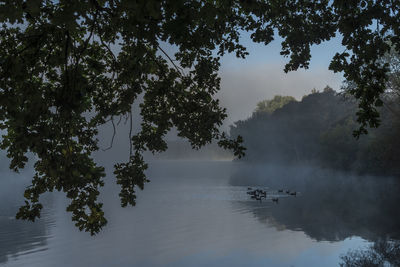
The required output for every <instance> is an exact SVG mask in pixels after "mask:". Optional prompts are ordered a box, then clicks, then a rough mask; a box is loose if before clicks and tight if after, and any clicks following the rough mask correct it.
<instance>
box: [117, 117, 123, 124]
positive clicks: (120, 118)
mask: <svg viewBox="0 0 400 267" xmlns="http://www.w3.org/2000/svg"><path fill="white" fill-rule="evenodd" d="M121 120H122V115H121V116H119V121H118V122H117V126H118V125H119V124H120V122H121Z"/></svg>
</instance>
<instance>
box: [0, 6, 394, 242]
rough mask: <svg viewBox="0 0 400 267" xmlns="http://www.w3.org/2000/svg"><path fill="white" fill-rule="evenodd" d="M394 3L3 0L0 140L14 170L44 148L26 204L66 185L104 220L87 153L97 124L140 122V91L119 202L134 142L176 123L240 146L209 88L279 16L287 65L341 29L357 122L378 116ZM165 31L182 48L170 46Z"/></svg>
mask: <svg viewBox="0 0 400 267" xmlns="http://www.w3.org/2000/svg"><path fill="white" fill-rule="evenodd" d="M399 6H400V4H399V3H398V2H396V1H395V2H393V1H389V0H383V1H377V0H375V1H373V0H363V1H343V0H335V1H328V0H319V1H311V0H306V1H291V0H285V1H239V0H216V1H182V0H178V1H154V0H146V1H133V0H73V1H71V0H58V1H54V0H29V1H28V0H15V1H1V2H0V23H1V30H0V121H1V124H0V125H1V126H0V127H1V129H5V130H6V132H7V133H6V134H5V135H4V136H3V140H2V142H1V148H2V149H7V151H8V156H9V157H10V158H11V165H10V167H11V168H12V169H14V170H18V169H20V168H23V167H24V165H25V163H26V162H27V160H28V158H27V157H26V153H27V152H32V153H33V154H34V155H36V157H37V159H38V160H37V162H36V163H35V169H36V174H35V176H34V178H33V181H32V186H31V187H30V188H28V189H27V191H26V193H25V197H26V199H27V202H26V205H25V206H24V207H22V208H21V209H20V212H19V213H18V217H19V218H24V219H30V220H34V219H35V218H36V217H39V216H40V210H41V208H42V206H41V204H40V203H39V196H40V195H41V194H42V193H44V192H46V191H52V190H54V189H55V190H60V191H61V190H62V191H64V192H66V194H67V197H68V198H70V199H71V204H70V205H69V207H68V210H69V211H71V212H72V214H73V220H74V221H75V222H76V224H77V226H78V227H79V228H80V229H84V230H86V231H90V232H91V233H92V234H94V233H97V232H98V231H99V230H100V229H101V227H102V226H104V224H105V223H106V220H105V218H104V216H103V212H102V207H101V203H98V201H97V196H98V189H99V187H101V186H102V185H103V181H102V179H103V176H104V170H103V168H102V167H101V166H97V165H96V164H95V162H94V161H93V159H92V157H91V154H92V152H94V151H96V150H97V149H98V146H97V139H96V134H97V128H98V126H99V125H102V124H104V123H106V122H107V121H110V120H111V122H112V123H114V119H115V118H117V117H120V116H125V117H126V118H127V119H129V120H130V121H131V122H132V114H131V105H132V103H134V102H135V101H137V98H138V96H139V95H141V94H143V103H141V105H140V107H141V113H140V115H141V117H142V122H141V125H140V127H139V128H140V131H139V133H138V134H136V135H134V136H130V137H131V149H130V151H131V156H130V158H129V161H128V162H126V163H121V164H118V165H117V166H116V170H115V174H116V176H117V181H118V183H119V184H120V185H121V187H122V188H121V190H122V191H121V195H120V196H121V201H122V205H125V204H134V203H135V201H134V200H135V191H134V188H135V187H137V186H138V187H139V188H142V187H143V184H144V182H146V177H145V175H144V170H145V169H146V167H147V165H146V164H145V163H144V162H143V159H142V158H141V156H140V155H141V154H142V153H143V152H144V151H146V150H148V151H151V152H153V153H156V152H161V151H164V150H166V149H167V144H166V142H165V141H164V139H163V137H164V136H165V134H166V133H167V132H168V131H169V130H170V129H171V128H172V127H176V128H177V130H178V135H179V136H181V137H184V138H187V139H188V140H189V142H190V143H191V145H192V147H193V148H195V149H197V148H199V147H201V146H203V145H205V144H207V143H210V142H211V140H212V139H217V140H218V141H217V142H218V143H219V144H220V145H221V146H223V147H225V148H230V149H234V150H235V154H236V155H238V156H239V157H240V156H242V155H243V150H244V149H243V147H242V146H241V145H240V138H239V139H237V140H228V139H227V138H226V136H224V135H222V133H220V131H219V128H218V127H219V126H220V125H221V123H222V120H223V119H224V118H225V117H226V112H225V109H223V108H221V107H220V106H219V102H218V101H217V100H216V99H215V98H214V97H213V96H214V95H215V93H216V92H217V91H218V90H219V89H220V79H219V77H218V70H219V67H220V62H219V60H220V57H221V56H223V55H224V54H225V53H226V52H230V53H231V52H233V53H235V54H236V56H237V57H241V58H244V57H245V56H246V55H247V51H246V49H245V47H244V46H243V45H241V44H240V40H239V37H240V32H242V31H248V32H250V33H251V38H252V40H253V41H255V42H260V43H264V44H268V43H269V42H271V41H272V40H273V38H274V31H275V30H277V32H278V33H279V35H281V36H282V37H283V38H284V41H283V42H282V52H281V54H282V55H284V56H288V57H289V58H290V60H289V62H288V64H287V65H286V67H285V71H291V70H296V69H298V68H299V67H300V68H301V67H303V68H307V67H308V64H309V60H310V57H311V55H310V46H311V45H313V44H320V43H321V42H322V41H325V40H329V39H331V38H332V37H334V36H335V35H337V34H338V33H339V34H340V35H341V38H342V44H343V45H344V46H345V47H346V51H344V52H342V53H337V54H336V55H335V57H334V58H333V60H332V63H331V65H330V69H332V70H333V71H336V72H343V73H344V76H345V78H346V79H347V80H349V81H351V82H354V83H355V84H356V85H357V87H356V88H355V89H354V90H351V91H350V93H351V94H353V95H354V96H355V97H356V98H357V99H360V102H359V107H360V109H359V111H358V113H357V114H358V121H359V122H360V123H361V128H360V129H359V130H358V131H357V132H356V133H357V134H360V133H364V132H366V126H368V125H369V126H372V127H376V126H378V124H379V119H378V112H377V110H376V107H377V106H380V105H381V104H382V101H381V100H380V95H381V93H382V92H383V90H384V85H385V83H386V82H387V80H388V76H387V69H388V66H387V65H386V64H379V62H378V59H379V58H380V57H381V56H382V55H383V54H385V52H387V51H388V49H389V48H390V47H389V45H388V44H387V41H390V42H391V43H392V45H393V47H394V49H395V50H396V51H399V50H400V46H399V37H398V33H399V31H400V27H399V26H400V22H399V21H398V20H397V17H398V15H399V14H398V13H399ZM373 23H374V25H376V30H374V29H372V26H371V24H373ZM165 44H167V45H172V46H175V47H176V48H177V49H178V51H177V52H176V53H175V54H174V57H171V56H170V55H168V54H167V53H166V52H165V50H164V49H163V48H162V47H165ZM88 114H89V115H88ZM131 132H132V131H131ZM131 175H135V177H133V176H131Z"/></svg>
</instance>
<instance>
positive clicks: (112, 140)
mask: <svg viewBox="0 0 400 267" xmlns="http://www.w3.org/2000/svg"><path fill="white" fill-rule="evenodd" d="M111 123H112V126H113V135H112V138H111V143H110V146H109V147H107V148H105V149H102V150H103V151H107V150H109V149H111V148H112V146H113V143H114V137H115V132H116V130H115V123H114V119H113V116H111Z"/></svg>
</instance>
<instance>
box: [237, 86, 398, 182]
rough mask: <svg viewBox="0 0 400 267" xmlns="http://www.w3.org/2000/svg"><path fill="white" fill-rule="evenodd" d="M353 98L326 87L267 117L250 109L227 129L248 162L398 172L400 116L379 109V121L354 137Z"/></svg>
mask: <svg viewBox="0 0 400 267" xmlns="http://www.w3.org/2000/svg"><path fill="white" fill-rule="evenodd" d="M355 110H356V101H355V100H354V99H353V98H351V97H347V96H346V95H341V94H337V93H336V92H334V91H333V90H331V89H329V88H328V87H327V88H325V89H324V90H323V92H314V93H312V94H310V95H307V96H304V97H303V99H302V101H300V102H290V103H289V104H287V105H285V106H283V107H282V108H280V109H277V110H276V111H275V112H273V113H272V114H270V115H268V116H267V115H263V114H260V113H254V114H253V116H252V117H251V118H249V119H247V120H245V121H239V122H236V123H235V125H233V126H232V127H231V135H232V136H237V135H241V136H243V138H244V145H245V146H246V148H247V149H248V152H247V156H246V158H245V159H244V160H247V161H265V162H272V163H284V164H289V163H292V164H304V163H305V164H316V165H320V166H323V167H326V168H332V169H337V170H353V171H356V172H359V173H372V174H380V175H382V174H395V175H398V174H400V168H399V166H400V161H399V158H398V156H397V155H398V153H399V152H400V141H399V140H398V138H397V136H399V134H400V118H399V117H397V116H396V115H395V114H394V113H392V112H391V110H390V109H387V108H382V109H381V110H380V113H381V117H382V125H381V126H380V127H379V128H378V129H371V130H370V133H369V134H368V135H367V136H362V137H361V138H359V139H358V140H357V139H355V138H353V136H352V134H351V133H352V132H353V131H354V129H356V128H357V122H356V118H355V116H354V113H355Z"/></svg>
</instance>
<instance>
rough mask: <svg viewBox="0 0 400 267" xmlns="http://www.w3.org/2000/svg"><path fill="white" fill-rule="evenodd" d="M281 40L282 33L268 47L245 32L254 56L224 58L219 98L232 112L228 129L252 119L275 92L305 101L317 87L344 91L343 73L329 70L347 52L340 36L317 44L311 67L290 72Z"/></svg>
mask: <svg viewBox="0 0 400 267" xmlns="http://www.w3.org/2000/svg"><path fill="white" fill-rule="evenodd" d="M281 41H282V39H280V38H279V36H278V37H277V38H276V40H274V41H273V42H272V43H270V44H269V45H267V46H265V45H264V44H256V43H253V42H252V41H251V40H250V38H249V34H246V33H244V34H242V42H243V44H244V45H245V46H246V47H247V48H248V52H249V53H250V55H249V56H247V58H246V59H238V58H236V57H235V55H234V54H228V55H226V56H224V57H223V58H222V61H221V68H220V75H221V91H220V92H219V93H218V94H217V98H218V99H220V101H221V105H222V106H223V107H225V108H226V109H227V113H228V118H227V119H226V120H225V121H224V125H223V128H225V129H228V128H229V125H231V124H232V123H234V122H235V121H238V120H243V119H246V118H248V117H249V116H251V114H252V112H253V111H254V109H255V107H256V104H257V103H258V102H259V101H261V100H264V99H271V98H273V97H274V95H291V96H294V97H295V98H296V99H297V100H301V98H302V96H304V95H306V94H309V93H310V92H311V90H312V89H313V88H315V89H317V90H322V89H323V88H324V87H325V86H326V85H329V86H330V87H332V88H333V89H334V90H340V86H341V84H342V81H343V75H342V74H341V73H333V72H332V71H330V70H329V69H328V67H329V63H330V61H331V59H332V57H333V56H334V55H335V53H336V52H342V51H343V47H342V46H341V40H340V38H338V37H335V38H334V39H332V40H330V41H329V42H324V43H322V44H320V45H318V46H313V47H312V49H311V56H312V58H311V62H310V67H309V69H307V70H304V69H300V70H298V71H294V72H289V73H288V74H286V73H285V72H284V71H283V69H284V66H285V63H286V62H288V58H284V57H283V56H281V55H280V54H279V52H280V51H281Z"/></svg>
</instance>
